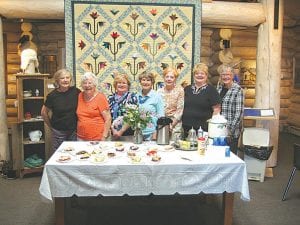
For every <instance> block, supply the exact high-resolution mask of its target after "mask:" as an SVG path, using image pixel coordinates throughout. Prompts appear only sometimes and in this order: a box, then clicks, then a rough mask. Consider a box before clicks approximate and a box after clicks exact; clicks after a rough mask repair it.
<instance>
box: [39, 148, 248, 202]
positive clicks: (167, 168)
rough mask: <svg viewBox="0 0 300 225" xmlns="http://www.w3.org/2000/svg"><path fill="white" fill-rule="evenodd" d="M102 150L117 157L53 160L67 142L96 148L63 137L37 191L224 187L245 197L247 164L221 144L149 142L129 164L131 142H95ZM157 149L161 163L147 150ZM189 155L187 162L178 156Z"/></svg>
mask: <svg viewBox="0 0 300 225" xmlns="http://www.w3.org/2000/svg"><path fill="white" fill-rule="evenodd" d="M99 145H100V146H102V149H104V152H103V154H107V152H115V154H116V156H115V157H113V158H109V159H108V160H106V161H104V162H103V163H94V162H92V161H90V160H80V159H75V158H76V156H72V157H74V160H73V161H71V162H68V163H61V162H58V161H57V159H58V157H59V156H60V155H61V154H66V153H62V151H63V150H64V149H66V148H69V147H70V146H72V147H74V148H75V150H76V151H80V150H87V151H91V150H92V149H93V148H94V149H96V148H99V146H98V145H91V144H90V143H89V142H64V143H63V144H62V145H61V146H60V148H59V149H58V150H57V151H56V152H55V154H54V155H53V156H52V157H51V158H50V159H49V161H48V162H47V163H46V165H45V168H44V171H43V176H42V181H41V184H40V189H39V190H40V193H41V195H42V196H44V197H46V198H47V199H49V200H52V198H54V197H71V196H73V195H76V196H98V195H103V196H122V195H125V194H127V195H131V196H137V195H149V194H151V193H152V194H155V195H173V194H175V193H179V194H199V193H201V192H204V193H207V194H208V193H210V194H221V193H223V192H224V191H226V192H229V193H233V192H240V193H241V199H243V200H246V201H247V200H250V196H249V188H248V179H247V173H246V165H245V163H244V161H242V160H241V159H240V158H238V157H237V156H235V155H234V154H233V153H231V155H230V157H225V152H224V147H214V146H209V148H208V150H207V151H206V155H205V156H200V155H199V154H198V152H197V151H189V152H187V151H180V150H175V151H171V152H169V151H164V148H163V146H155V144H154V143H143V144H141V145H139V149H138V151H137V152H136V154H138V155H140V156H141V157H142V161H141V163H134V164H133V163H132V161H131V160H130V159H129V157H128V156H127V149H129V147H130V146H131V145H132V143H124V146H125V151H124V152H117V151H115V143H114V142H100V144H99ZM149 148H150V149H153V148H156V149H158V154H159V156H161V161H160V162H153V161H151V157H149V156H147V154H146V153H147V151H148V150H149ZM182 157H183V158H188V159H191V160H192V161H189V160H186V159H183V158H182Z"/></svg>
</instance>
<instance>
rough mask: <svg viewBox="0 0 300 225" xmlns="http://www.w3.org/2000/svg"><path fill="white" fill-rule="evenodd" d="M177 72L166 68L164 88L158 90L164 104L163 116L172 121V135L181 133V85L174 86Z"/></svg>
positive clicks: (182, 93) (182, 95)
mask: <svg viewBox="0 0 300 225" xmlns="http://www.w3.org/2000/svg"><path fill="white" fill-rule="evenodd" d="M178 75H179V74H178V72H177V70H176V69H174V68H171V67H167V68H166V69H164V71H163V77H164V87H163V88H160V89H158V93H159V94H161V95H162V97H163V99H164V103H165V115H166V116H167V117H169V118H171V119H172V121H173V122H172V124H171V128H172V133H173V134H175V133H180V132H181V116H182V112H183V106H184V91H183V88H182V86H181V85H176V81H177V77H178Z"/></svg>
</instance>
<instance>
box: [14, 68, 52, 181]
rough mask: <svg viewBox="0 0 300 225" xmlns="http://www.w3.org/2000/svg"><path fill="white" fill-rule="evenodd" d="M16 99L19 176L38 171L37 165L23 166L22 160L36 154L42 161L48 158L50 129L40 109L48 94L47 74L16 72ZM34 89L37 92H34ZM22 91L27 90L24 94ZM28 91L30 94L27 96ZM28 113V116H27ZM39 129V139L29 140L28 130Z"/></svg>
mask: <svg viewBox="0 0 300 225" xmlns="http://www.w3.org/2000/svg"><path fill="white" fill-rule="evenodd" d="M16 78H17V101H18V126H19V156H18V161H19V163H18V165H19V168H17V169H18V172H19V174H20V176H21V177H23V176H24V175H26V174H31V173H39V172H42V170H43V168H44V167H43V165H42V166H39V167H32V168H31V167H30V168H29V167H25V166H24V160H25V159H26V158H27V157H29V156H31V155H33V154H36V155H37V156H38V157H39V158H41V159H43V161H44V163H45V162H46V161H47V160H48V158H49V149H50V131H49V128H48V127H47V126H46V124H45V122H44V120H43V119H42V118H41V114H40V113H41V109H42V106H43V104H44V101H45V99H46V96H47V94H48V86H47V85H48V78H49V74H16ZM36 90H38V93H37V94H36ZM24 91H25V92H27V94H26V96H24ZM28 92H31V93H32V96H28ZM28 115H29V117H28ZM34 130H40V131H41V132H42V137H41V139H40V140H39V141H31V140H30V137H29V132H30V131H34Z"/></svg>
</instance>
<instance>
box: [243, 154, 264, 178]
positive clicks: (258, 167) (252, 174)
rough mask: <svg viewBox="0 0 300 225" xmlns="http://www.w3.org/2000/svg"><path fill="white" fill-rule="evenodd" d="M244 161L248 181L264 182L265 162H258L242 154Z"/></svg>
mask: <svg viewBox="0 0 300 225" xmlns="http://www.w3.org/2000/svg"><path fill="white" fill-rule="evenodd" d="M244 161H245V163H246V167H247V177H248V180H257V181H260V182H264V179H265V170H266V162H267V161H266V160H259V159H256V158H254V157H251V156H248V155H246V154H244Z"/></svg>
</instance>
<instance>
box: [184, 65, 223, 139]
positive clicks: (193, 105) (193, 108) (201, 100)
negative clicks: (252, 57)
mask: <svg viewBox="0 0 300 225" xmlns="http://www.w3.org/2000/svg"><path fill="white" fill-rule="evenodd" d="M207 78H208V67H207V66H206V65H205V64H204V63H199V64H197V65H195V67H194V69H193V83H192V84H191V85H188V86H186V87H185V88H184V109H183V115H182V127H183V130H184V137H187V133H188V131H189V130H190V129H191V128H192V127H193V128H194V129H196V130H197V129H199V127H200V126H201V127H202V129H203V130H204V131H207V130H208V123H207V120H208V119H210V118H211V117H212V115H214V114H218V113H220V104H221V99H220V96H219V94H218V92H217V90H216V88H215V87H213V86H212V85H210V84H208V83H207Z"/></svg>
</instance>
